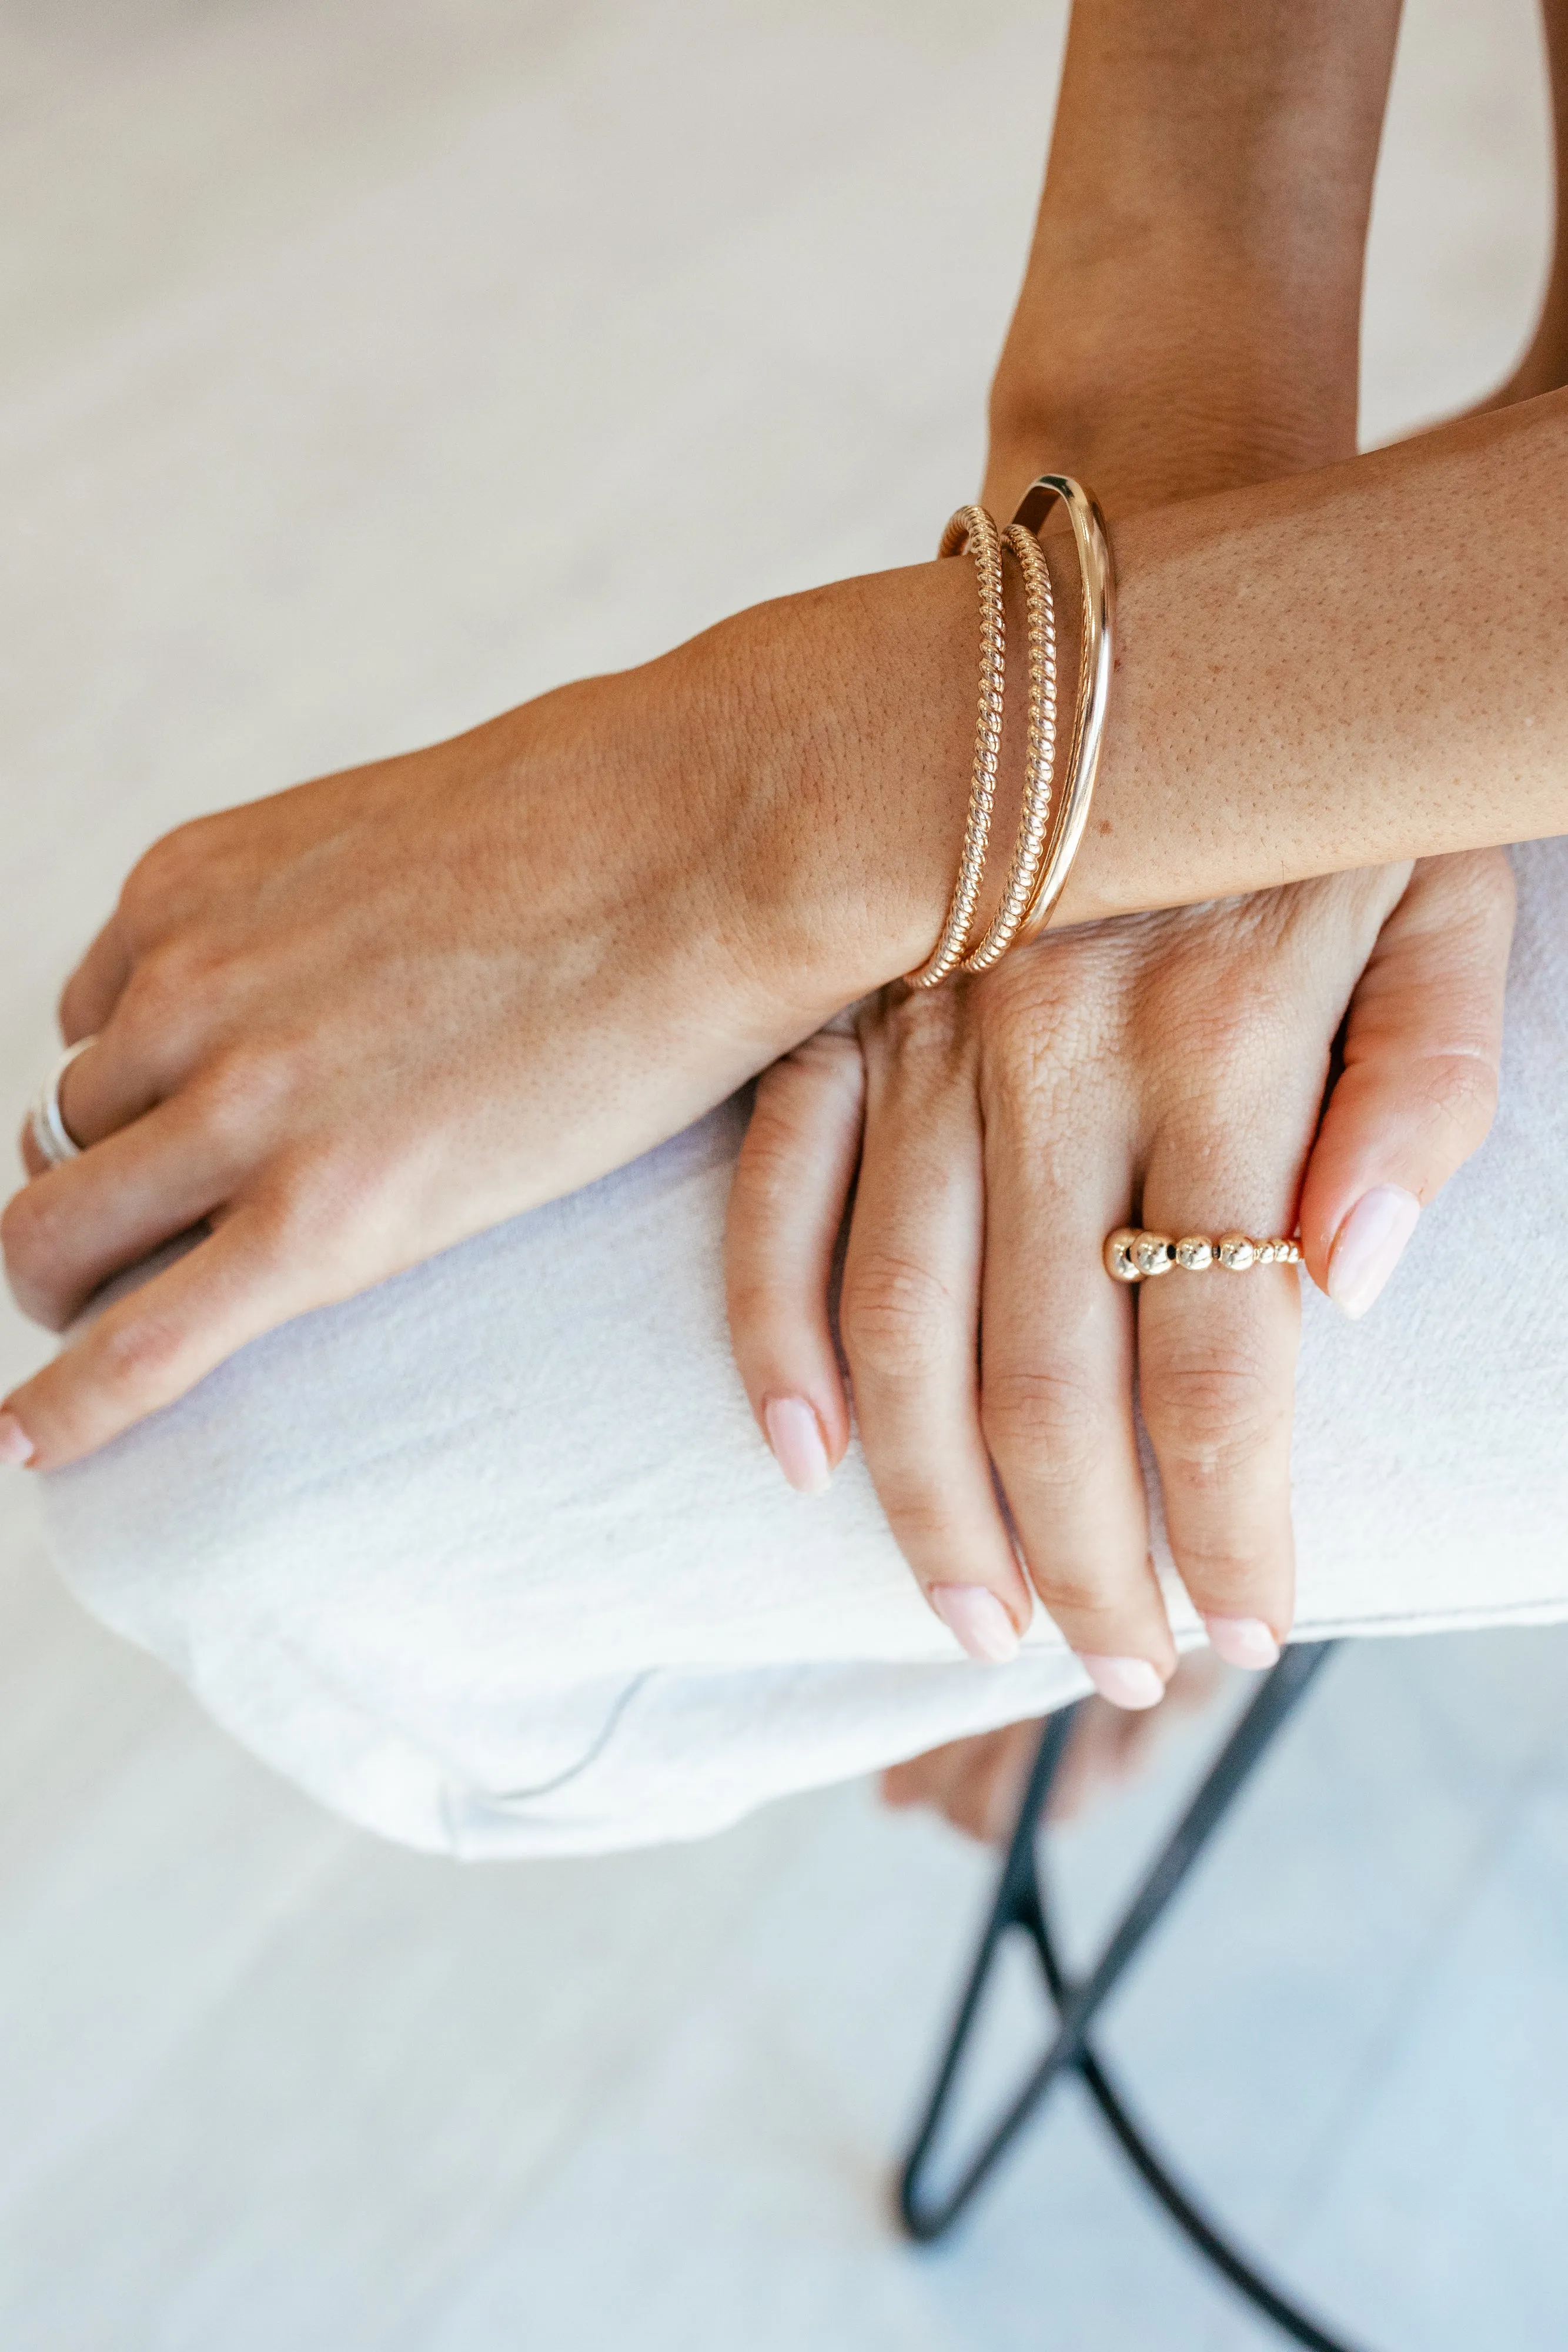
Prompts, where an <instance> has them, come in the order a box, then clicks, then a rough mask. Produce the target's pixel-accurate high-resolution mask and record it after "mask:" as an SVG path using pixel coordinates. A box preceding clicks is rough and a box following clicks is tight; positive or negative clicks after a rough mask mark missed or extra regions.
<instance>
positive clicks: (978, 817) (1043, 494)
mask: <svg viewBox="0 0 1568 2352" xmlns="http://www.w3.org/2000/svg"><path fill="white" fill-rule="evenodd" d="M1056 499H1061V503H1062V505H1063V506H1064V507H1065V509H1067V515H1068V520H1070V521H1071V525H1072V540H1073V545H1074V547H1075V549H1076V551H1077V555H1078V571H1079V577H1080V580H1081V582H1082V591H1083V607H1082V642H1081V646H1080V652H1079V659H1078V699H1077V702H1076V705H1075V706H1074V709H1073V716H1072V732H1071V738H1070V740H1069V746H1068V753H1067V763H1066V770H1065V775H1064V780H1063V783H1062V788H1061V792H1060V793H1054V794H1053V792H1052V785H1053V782H1054V777H1053V770H1054V766H1055V760H1056V737H1057V710H1056V614H1055V607H1054V605H1053V604H1052V600H1051V575H1050V573H1049V572H1048V571H1047V570H1046V565H1045V558H1044V556H1043V555H1042V554H1041V553H1040V541H1039V538H1038V536H1037V534H1038V532H1039V530H1040V524H1041V523H1042V522H1043V521H1044V520H1045V517H1046V515H1047V513H1048V512H1049V510H1050V509H1051V505H1052V504H1053V502H1054V501H1055V500H1056ZM965 548H969V549H972V550H973V551H974V557H975V575H976V579H977V583H978V585H979V591H980V710H979V719H978V722H977V727H976V730H975V761H974V768H973V772H972V774H971V778H970V784H969V812H968V815H967V819H966V820H965V824H964V846H963V849H962V851H961V853H960V855H959V858H958V878H957V881H956V883H955V884H954V886H953V896H952V898H951V900H950V902H949V904H948V908H947V915H946V921H945V922H944V923H943V926H942V932H941V936H940V938H939V939H938V940H937V942H936V946H935V947H934V948H933V949H932V950H931V953H930V954H929V955H928V956H927V958H926V959H925V962H924V963H923V964H922V965H921V966H920V968H919V970H918V971H912V972H909V973H908V974H907V975H906V979H907V982H908V985H909V986H910V987H911V988H935V987H936V986H937V984H938V983H939V982H942V981H944V980H946V979H947V978H948V976H949V975H950V974H951V973H953V972H955V971H976V972H978V971H988V970H989V969H990V967H991V965H992V964H995V963H999V962H1000V961H1001V959H1002V958H1003V956H1005V955H1006V953H1007V951H1008V950H1009V948H1011V947H1016V946H1018V945H1019V944H1020V942H1022V941H1024V940H1032V939H1034V938H1036V937H1038V935H1039V934H1040V931H1042V930H1043V929H1044V928H1045V926H1046V923H1047V922H1048V921H1049V919H1050V917H1051V909H1052V908H1053V907H1054V906H1055V905H1056V903H1057V901H1058V899H1059V898H1061V893H1062V889H1063V887H1064V886H1065V884H1066V881H1067V877H1068V874H1069V872H1070V871H1071V866H1072V861H1073V858H1074V857H1075V856H1077V854H1078V845H1079V844H1080V842H1081V841H1082V838H1083V828H1084V825H1085V824H1086V823H1087V821H1088V816H1089V803H1090V800H1091V798H1092V794H1093V791H1094V777H1095V772H1096V771H1097V769H1098V768H1099V765H1100V745H1101V740H1102V738H1103V734H1104V730H1105V703H1106V697H1107V695H1108V693H1109V690H1110V684H1111V670H1112V646H1111V628H1112V617H1113V603H1114V594H1115V586H1114V579H1113V573H1112V569H1111V550H1110V547H1109V545H1108V543H1107V541H1106V538H1105V524H1104V520H1103V517H1102V515H1101V512H1100V509H1099V506H1098V504H1097V503H1096V501H1095V499H1094V498H1093V497H1092V494H1091V493H1090V492H1089V491H1088V490H1086V489H1085V488H1083V486H1082V483H1080V482H1075V481H1073V480H1072V479H1071V477H1070V476H1069V475H1066V474H1041V475H1040V478H1039V479H1038V481H1035V482H1031V483H1030V487H1029V489H1028V490H1027V491H1026V492H1025V494H1024V499H1023V503H1022V504H1021V505H1020V507H1019V510H1018V512H1017V514H1016V515H1014V517H1013V519H1012V520H1011V522H1010V523H1009V525H1008V528H1007V530H1005V531H998V529H997V526H996V523H995V521H994V520H993V519H992V518H991V516H990V515H988V513H987V511H986V509H985V508H984V507H960V508H959V509H958V511H957V513H956V515H955V516H954V517H953V520H952V521H951V522H950V523H949V524H948V526H947V528H946V530H945V531H944V532H943V534H942V544H941V546H940V547H939V548H938V549H937V554H938V555H939V556H941V555H957V554H959V553H961V552H962V551H963V550H964V549H965ZM1008 553H1010V554H1011V555H1013V556H1014V558H1015V559H1016V560H1017V562H1018V565H1019V570H1020V571H1021V572H1022V573H1023V586H1024V605H1025V610H1026V612H1027V614H1028V623H1029V743H1028V750H1027V751H1026V754H1025V761H1024V780H1023V804H1022V807H1021V809H1020V811H1019V830H1018V840H1017V843H1016V845H1015V846H1014V849H1013V856H1012V864H1011V866H1009V869H1008V878H1007V881H1006V883H1005V885H1004V887H1003V889H1002V895H1001V898H1000V900H999V902H998V907H997V911H996V913H995V914H994V915H993V916H992V918H991V920H990V923H989V925H988V928H987V929H986V931H985V933H984V935H983V937H982V938H981V939H979V940H977V941H976V942H975V943H974V944H971V941H970V934H971V932H972V931H973V929H974V926H975V911H976V908H977V907H978V905H979V900H980V885H981V882H982V879H983V877H984V874H985V866H986V852H987V849H988V846H989V844H990V836H991V817H992V814H993V812H994V810H995V807H996V798H997V772H998V766H999V764H1000V760H1001V747H1002V701H1003V691H1004V688H1005V686H1006V683H1007V658H1006V624H1005V621H1004V618H1003V612H1002V564H1003V558H1004V555H1005V554H1008ZM1301 1262H1302V1261H1301V1244H1300V1242H1299V1241H1296V1240H1293V1239H1291V1238H1289V1237H1288V1236H1286V1235H1283V1234H1281V1235H1278V1236H1275V1237H1273V1238H1269V1239H1264V1240H1261V1241H1259V1240H1254V1238H1253V1237H1252V1235H1251V1234H1241V1233H1228V1234H1220V1235H1219V1236H1218V1240H1210V1238H1209V1237H1208V1235H1207V1234H1183V1235H1182V1236H1180V1237H1179V1238H1177V1237H1176V1236H1174V1235H1172V1234H1155V1233H1146V1232H1145V1231H1143V1230H1142V1228H1140V1227H1138V1226H1135V1225H1118V1227H1117V1228H1116V1231H1115V1232H1114V1233H1113V1234H1108V1235H1107V1236H1106V1240H1105V1244H1104V1266H1105V1271H1106V1273H1107V1274H1108V1275H1110V1276H1112V1278H1113V1280H1114V1281H1116V1282H1125V1283H1129V1284H1135V1283H1143V1282H1148V1281H1151V1280H1153V1279H1155V1278H1156V1277H1157V1276H1160V1275H1162V1274H1169V1273H1171V1272H1173V1271H1174V1270H1175V1269H1176V1267H1178V1266H1179V1267H1181V1268H1182V1269H1183V1270H1184V1271H1185V1272H1186V1273H1188V1274H1202V1273H1204V1272H1206V1271H1207V1268H1208V1267H1210V1266H1219V1267H1222V1268H1223V1269H1224V1270H1225V1271H1226V1272H1228V1273H1230V1274H1245V1273H1247V1272H1248V1271H1249V1269H1250V1268H1251V1267H1253V1266H1259V1265H1301Z"/></svg>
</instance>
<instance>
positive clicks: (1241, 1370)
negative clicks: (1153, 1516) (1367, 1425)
mask: <svg viewBox="0 0 1568 2352" xmlns="http://www.w3.org/2000/svg"><path fill="white" fill-rule="evenodd" d="M1144 1412H1145V1419H1146V1420H1147V1422H1148V1424H1149V1433H1150V1435H1151V1436H1152V1437H1153V1438H1154V1440H1155V1447H1156V1449H1157V1450H1158V1453H1159V1457H1160V1474H1161V1476H1162V1477H1163V1478H1165V1479H1167V1480H1175V1481H1176V1482H1177V1483H1178V1484H1180V1485H1181V1486H1184V1487H1186V1488H1187V1489H1189V1490H1193V1489H1197V1490H1202V1489H1204V1488H1207V1487H1215V1486H1224V1485H1226V1484H1227V1483H1228V1481H1229V1480H1230V1479H1231V1478H1233V1477H1234V1476H1235V1475H1237V1474H1238V1473H1239V1472H1240V1471H1242V1470H1244V1469H1245V1468H1246V1467H1247V1466H1248V1465H1250V1464H1252V1463H1253V1462H1255V1461H1256V1460H1257V1459H1258V1457H1259V1456H1260V1454H1267V1453H1268V1452H1269V1450H1270V1448H1271V1447H1272V1446H1273V1445H1274V1444H1276V1443H1277V1442H1278V1441H1279V1440H1280V1439H1281V1436H1282V1435H1283V1433H1285V1431H1286V1430H1287V1429H1288V1427H1289V1423H1290V1397H1289V1394H1288V1392H1287V1393H1285V1394H1283V1395H1282V1394H1281V1388H1280V1383H1279V1382H1278V1381H1277V1380H1276V1379H1275V1378H1274V1377H1273V1376H1272V1375H1271V1373H1270V1369H1269V1367H1268V1366H1266V1365H1265V1364H1264V1363H1263V1362H1262V1361H1261V1360H1260V1358H1259V1357H1257V1356H1255V1355H1252V1354H1249V1353H1248V1352H1247V1351H1246V1350H1245V1349H1240V1348H1232V1349H1228V1350H1224V1351H1218V1352H1215V1351H1210V1352H1207V1353H1206V1354H1203V1355H1201V1356H1190V1357H1186V1356H1176V1357H1175V1358H1174V1359H1172V1360H1169V1361H1168V1362H1166V1363H1164V1364H1162V1366H1161V1367H1160V1372H1159V1377H1158V1379H1157V1381H1153V1382H1151V1383H1150V1385H1149V1391H1148V1393H1147V1395H1146V1396H1145V1401H1144Z"/></svg>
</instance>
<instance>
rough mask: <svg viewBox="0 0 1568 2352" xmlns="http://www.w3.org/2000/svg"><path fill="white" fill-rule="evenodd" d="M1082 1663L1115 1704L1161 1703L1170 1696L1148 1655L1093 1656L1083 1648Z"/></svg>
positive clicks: (1098, 1689)
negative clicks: (1087, 1654) (1084, 1651)
mask: <svg viewBox="0 0 1568 2352" xmlns="http://www.w3.org/2000/svg"><path fill="white" fill-rule="evenodd" d="M1078 1663H1079V1664H1080V1665H1081V1666H1082V1669H1083V1671H1084V1673H1085V1674H1086V1675H1088V1677H1089V1679H1090V1681H1091V1682H1092V1684H1093V1685H1094V1687H1095V1689H1096V1690H1097V1691H1098V1692H1099V1694H1100V1696H1101V1697H1102V1698H1108V1699H1109V1700H1110V1702H1111V1704H1112V1706H1158V1705H1159V1703H1160V1701H1161V1699H1163V1698H1164V1696H1165V1695H1166V1686H1165V1685H1164V1683H1163V1682H1161V1680H1160V1678H1159V1676H1158V1675H1157V1674H1155V1670H1154V1668H1153V1666H1151V1665H1150V1664H1149V1662H1148V1660H1147V1658H1090V1657H1085V1656H1084V1654H1083V1653H1082V1651H1080V1652H1079V1654H1078Z"/></svg>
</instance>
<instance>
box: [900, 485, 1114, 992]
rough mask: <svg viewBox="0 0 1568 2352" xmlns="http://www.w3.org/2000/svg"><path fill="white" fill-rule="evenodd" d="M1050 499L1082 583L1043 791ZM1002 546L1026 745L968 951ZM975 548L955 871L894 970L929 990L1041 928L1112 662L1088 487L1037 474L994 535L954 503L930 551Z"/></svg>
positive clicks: (1050, 634)
mask: <svg viewBox="0 0 1568 2352" xmlns="http://www.w3.org/2000/svg"><path fill="white" fill-rule="evenodd" d="M1057 499H1061V504H1062V506H1063V507H1064V508H1065V509H1066V511H1067V516H1068V520H1069V521H1070V522H1071V526H1072V540H1073V546H1074V550H1075V551H1076V553H1077V557H1078V569H1079V577H1080V581H1081V583H1082V629H1081V633H1080V634H1081V643H1080V647H1079V658H1078V697H1077V701H1076V703H1075V705H1074V709H1073V720H1072V735H1071V743H1070V746H1069V750H1068V756H1067V763H1066V771H1065V776H1064V780H1063V783H1062V787H1061V791H1060V793H1057V792H1055V791H1054V789H1053V786H1054V768H1055V759H1056V719H1057V710H1056V616H1055V607H1054V604H1053V601H1052V596H1051V573H1050V572H1049V570H1048V568H1047V565H1046V561H1045V558H1044V556H1043V554H1042V553H1041V552H1040V540H1039V537H1038V533H1039V530H1040V524H1041V523H1042V522H1043V521H1044V520H1045V517H1046V515H1047V513H1048V512H1049V510H1050V509H1051V506H1052V505H1053V504H1054V502H1055V501H1056V500H1057ZM1004 545H1005V546H1006V547H1009V548H1010V549H1011V551H1012V552H1013V554H1014V556H1015V557H1016V559H1017V561H1018V562H1019V566H1020V568H1021V570H1022V572H1023V579H1024V597H1025V604H1026V609H1027V612H1028V615H1029V674H1030V677H1029V682H1030V696H1029V748H1028V752H1027V758H1026V765H1025V772H1024V786H1023V802H1022V806H1021V808H1020V811H1019V830H1018V839H1017V842H1016V844H1015V845H1014V849H1013V856H1012V863H1011V865H1010V866H1009V869H1008V878H1007V882H1006V885H1005V887H1004V888H1003V891H1002V897H1001V903H1000V905H999V906H998V908H997V911H996V914H995V915H994V916H993V918H992V919H991V922H990V925H989V927H988V929H987V931H986V934H985V937H984V938H983V939H982V940H980V941H979V943H978V945H977V946H976V947H974V948H973V949H971V948H970V946H969V931H970V927H971V926H972V924H973V922H974V919H975V908H976V907H977V904H978V901H979V895H980V882H981V877H982V876H983V873H984V870H985V863H986V851H987V849H988V845H989V842H990V834H991V817H992V813H993V811H994V809H995V806H996V797H997V770H998V761H999V757H1000V751H1001V740H1002V689H1003V686H1004V682H1005V673H1006V660H1005V623H1004V618H1003V611H1002V550H1003V547H1004ZM965 547H972V548H973V550H974V552H975V572H976V578H977V583H978V587H979V593H980V707H979V716H978V719H977V722H976V730H975V758H974V767H973V772H972V776H971V781H970V786H969V808H968V814H967V817H966V819H965V824H964V845H963V848H962V850H961V852H960V854H959V858H958V877H957V880H956V883H955V884H954V886H953V896H952V898H951V899H950V900H949V902H948V907H947V914H946V920H945V921H944V923H943V925H942V930H941V934H940V936H939V938H938V939H937V941H936V946H935V947H934V948H933V949H932V950H931V953H930V954H929V956H927V958H926V960H925V962H924V963H923V964H921V965H920V967H919V968H918V970H917V971H912V972H909V973H907V974H906V975H905V979H906V981H907V983H908V985H909V986H910V987H911V988H935V987H936V986H937V984H938V983H939V982H942V981H944V980H946V978H947V976H948V974H949V973H950V972H953V971H956V970H957V969H958V967H959V966H960V965H962V966H963V968H964V970H965V971H976V972H978V971H989V969H990V968H991V966H992V965H993V964H997V963H999V962H1000V961H1001V959H1002V958H1003V956H1004V955H1006V953H1007V951H1008V950H1009V948H1010V947H1015V946H1018V945H1019V944H1020V943H1022V942H1023V941H1025V940H1032V939H1034V938H1035V937H1037V935H1038V934H1039V933H1040V931H1041V930H1043V929H1044V928H1045V926H1046V924H1047V922H1048V921H1049V920H1050V919H1051V909H1052V908H1054V907H1055V905H1056V903H1057V900H1058V899H1059V898H1061V893H1062V891H1063V889H1064V888H1065V887H1066V883H1067V877H1068V875H1069V873H1070V872H1071V866H1072V861H1073V859H1074V857H1075V856H1077V854H1078V849H1079V845H1080V843H1081V842H1082V838H1083V829H1084V826H1085V825H1086V824H1087V823H1088V821H1089V804H1090V802H1091V801H1092V798H1093V794H1094V780H1095V776H1096V774H1097V772H1098V771H1099V765H1100V747H1101V743H1102V740H1103V736H1104V731H1105V708H1106V702H1107V699H1108V697H1109V693H1110V686H1111V673H1112V669H1113V645H1112V616H1113V608H1114V603H1115V575H1114V573H1113V569H1112V563H1111V548H1110V542H1109V541H1108V540H1107V538H1106V536H1105V521H1104V517H1103V515H1102V514H1101V511H1100V508H1099V504H1098V501H1097V500H1096V499H1095V498H1094V496H1093V493H1092V491H1090V490H1086V489H1085V488H1083V485H1082V483H1081V482H1075V481H1074V480H1073V479H1072V478H1071V475H1068V474H1041V475H1040V476H1039V478H1037V479H1036V480H1035V481H1033V482H1031V483H1030V487H1029V488H1028V489H1027V490H1026V491H1025V493H1024V496H1023V499H1022V502H1021V503H1020V505H1019V509H1018V512H1017V514H1015V515H1014V517H1013V519H1012V521H1011V522H1010V523H1009V526H1008V530H1007V533H1006V536H1005V540H1004V537H1003V535H1002V534H1001V533H999V532H998V530H997V526H996V524H995V522H994V521H993V520H992V519H991V517H990V515H989V514H988V513H987V511H986V509H985V508H984V507H977V506H970V507H960V508H959V509H958V511H957V513H956V515H955V516H954V517H953V519H952V520H951V522H949V524H948V525H947V528H946V530H945V531H944V532H943V534H942V543H941V546H940V547H939V548H938V550H937V553H938V555H956V553H958V551H960V550H961V549H962V548H965Z"/></svg>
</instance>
